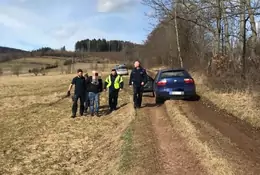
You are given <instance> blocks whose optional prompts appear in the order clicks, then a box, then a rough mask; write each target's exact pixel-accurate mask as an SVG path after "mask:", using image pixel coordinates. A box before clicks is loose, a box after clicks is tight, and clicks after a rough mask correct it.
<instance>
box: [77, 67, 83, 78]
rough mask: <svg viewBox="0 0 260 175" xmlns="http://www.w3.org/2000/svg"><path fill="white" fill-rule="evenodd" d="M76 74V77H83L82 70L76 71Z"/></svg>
mask: <svg viewBox="0 0 260 175" xmlns="http://www.w3.org/2000/svg"><path fill="white" fill-rule="evenodd" d="M77 74H78V76H80V77H81V76H82V75H83V70H82V69H78V70H77Z"/></svg>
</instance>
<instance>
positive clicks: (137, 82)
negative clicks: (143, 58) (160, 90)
mask: <svg viewBox="0 0 260 175" xmlns="http://www.w3.org/2000/svg"><path fill="white" fill-rule="evenodd" d="M146 82H147V73H146V70H145V69H144V68H142V67H141V64H140V62H139V61H135V63H134V69H133V70H132V72H131V74H130V79H129V86H130V87H131V86H133V91H134V96H133V101H134V108H140V107H141V105H142V96H143V88H144V85H145V84H146Z"/></svg>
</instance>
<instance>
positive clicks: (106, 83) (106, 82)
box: [104, 77, 108, 90]
mask: <svg viewBox="0 0 260 175" xmlns="http://www.w3.org/2000/svg"><path fill="white" fill-rule="evenodd" d="M107 85H108V77H107V78H106V80H105V83H104V90H106V89H107Z"/></svg>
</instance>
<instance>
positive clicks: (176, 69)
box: [159, 68, 187, 72]
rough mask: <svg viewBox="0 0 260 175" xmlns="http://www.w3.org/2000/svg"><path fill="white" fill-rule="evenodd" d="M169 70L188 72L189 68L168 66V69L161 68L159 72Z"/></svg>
mask: <svg viewBox="0 0 260 175" xmlns="http://www.w3.org/2000/svg"><path fill="white" fill-rule="evenodd" d="M168 71H186V72H187V70H186V69H184V68H174V69H172V68H168V69H161V70H159V72H168Z"/></svg>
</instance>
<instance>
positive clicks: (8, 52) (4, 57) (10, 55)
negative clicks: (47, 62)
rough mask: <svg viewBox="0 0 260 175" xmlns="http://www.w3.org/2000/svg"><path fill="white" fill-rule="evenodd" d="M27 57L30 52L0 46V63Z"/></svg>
mask: <svg viewBox="0 0 260 175" xmlns="http://www.w3.org/2000/svg"><path fill="white" fill-rule="evenodd" d="M27 55H30V52H28V51H25V50H21V49H15V48H10V47H3V46H0V62H5V61H8V60H13V59H18V58H21V57H23V56H27Z"/></svg>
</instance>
